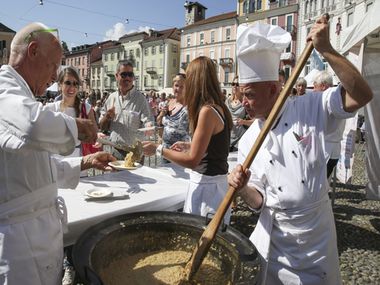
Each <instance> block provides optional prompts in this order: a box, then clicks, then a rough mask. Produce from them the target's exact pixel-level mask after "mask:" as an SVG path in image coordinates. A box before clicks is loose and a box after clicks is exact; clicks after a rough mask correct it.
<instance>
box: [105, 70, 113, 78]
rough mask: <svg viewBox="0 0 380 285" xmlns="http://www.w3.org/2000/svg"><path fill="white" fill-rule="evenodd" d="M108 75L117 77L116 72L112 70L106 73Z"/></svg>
mask: <svg viewBox="0 0 380 285" xmlns="http://www.w3.org/2000/svg"><path fill="white" fill-rule="evenodd" d="M106 74H107V76H109V77H114V76H115V72H114V71H112V70H107V71H106Z"/></svg>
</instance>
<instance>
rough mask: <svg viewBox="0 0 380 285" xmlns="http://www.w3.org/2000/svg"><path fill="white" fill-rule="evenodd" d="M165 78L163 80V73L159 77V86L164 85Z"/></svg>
mask: <svg viewBox="0 0 380 285" xmlns="http://www.w3.org/2000/svg"><path fill="white" fill-rule="evenodd" d="M162 83H163V80H162V75H160V76H159V77H158V86H162Z"/></svg>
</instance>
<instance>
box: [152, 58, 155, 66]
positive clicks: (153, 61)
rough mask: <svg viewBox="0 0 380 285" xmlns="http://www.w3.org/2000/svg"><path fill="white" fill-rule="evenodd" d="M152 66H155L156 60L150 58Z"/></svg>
mask: <svg viewBox="0 0 380 285" xmlns="http://www.w3.org/2000/svg"><path fill="white" fill-rule="evenodd" d="M152 67H156V61H155V60H154V59H153V60H152Z"/></svg>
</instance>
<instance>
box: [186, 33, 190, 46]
mask: <svg viewBox="0 0 380 285" xmlns="http://www.w3.org/2000/svg"><path fill="white" fill-rule="evenodd" d="M190 44H191V38H190V36H188V37H187V38H186V46H187V47H189V46H190Z"/></svg>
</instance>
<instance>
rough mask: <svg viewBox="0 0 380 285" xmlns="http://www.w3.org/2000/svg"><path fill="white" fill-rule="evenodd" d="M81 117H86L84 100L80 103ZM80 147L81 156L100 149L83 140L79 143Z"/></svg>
mask: <svg viewBox="0 0 380 285" xmlns="http://www.w3.org/2000/svg"><path fill="white" fill-rule="evenodd" d="M91 109H92V107H91ZM81 118H83V119H88V116H87V112H86V103H85V102H83V103H82V107H81ZM81 147H82V155H83V156H85V155H88V154H91V153H96V152H98V151H100V150H101V148H98V147H95V146H94V145H93V144H91V143H84V142H82V143H81Z"/></svg>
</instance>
